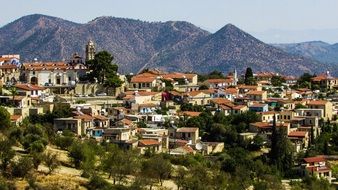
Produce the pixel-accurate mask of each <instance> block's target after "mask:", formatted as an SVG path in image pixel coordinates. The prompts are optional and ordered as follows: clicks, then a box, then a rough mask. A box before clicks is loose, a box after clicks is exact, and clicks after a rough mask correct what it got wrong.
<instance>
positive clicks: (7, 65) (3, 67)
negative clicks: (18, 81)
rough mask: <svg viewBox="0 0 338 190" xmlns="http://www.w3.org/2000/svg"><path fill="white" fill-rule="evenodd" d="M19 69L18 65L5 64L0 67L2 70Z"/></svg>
mask: <svg viewBox="0 0 338 190" xmlns="http://www.w3.org/2000/svg"><path fill="white" fill-rule="evenodd" d="M16 68H18V67H17V66H16V65H14V64H3V65H0V69H16Z"/></svg>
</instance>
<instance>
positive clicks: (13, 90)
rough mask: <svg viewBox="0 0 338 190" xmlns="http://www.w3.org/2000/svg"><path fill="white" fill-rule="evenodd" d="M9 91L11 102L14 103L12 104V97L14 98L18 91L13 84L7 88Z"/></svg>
mask: <svg viewBox="0 0 338 190" xmlns="http://www.w3.org/2000/svg"><path fill="white" fill-rule="evenodd" d="M9 91H10V93H11V95H12V104H13V105H14V104H15V102H14V98H15V96H16V95H17V94H18V91H17V89H16V87H15V86H12V87H11V88H10V89H9Z"/></svg>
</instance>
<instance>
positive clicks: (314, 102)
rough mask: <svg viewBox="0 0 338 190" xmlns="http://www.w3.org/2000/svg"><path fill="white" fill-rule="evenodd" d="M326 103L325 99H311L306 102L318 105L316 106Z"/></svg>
mask: <svg viewBox="0 0 338 190" xmlns="http://www.w3.org/2000/svg"><path fill="white" fill-rule="evenodd" d="M326 103H327V101H326V100H313V101H310V102H308V103H307V105H318V106H323V105H325V104H326Z"/></svg>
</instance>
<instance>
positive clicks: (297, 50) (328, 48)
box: [273, 41, 338, 64]
mask: <svg viewBox="0 0 338 190" xmlns="http://www.w3.org/2000/svg"><path fill="white" fill-rule="evenodd" d="M273 45H274V46H275V47H278V48H280V49H282V50H284V51H286V52H288V53H291V54H295V55H301V56H305V57H308V58H311V59H315V60H318V61H320V62H324V63H331V64H338V43H336V44H333V45H331V44H328V43H325V42H322V41H311V42H303V43H294V44H273Z"/></svg>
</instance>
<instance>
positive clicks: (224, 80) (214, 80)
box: [206, 79, 227, 83]
mask: <svg viewBox="0 0 338 190" xmlns="http://www.w3.org/2000/svg"><path fill="white" fill-rule="evenodd" d="M206 82H207V83H226V82H227V81H226V79H208V80H206Z"/></svg>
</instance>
